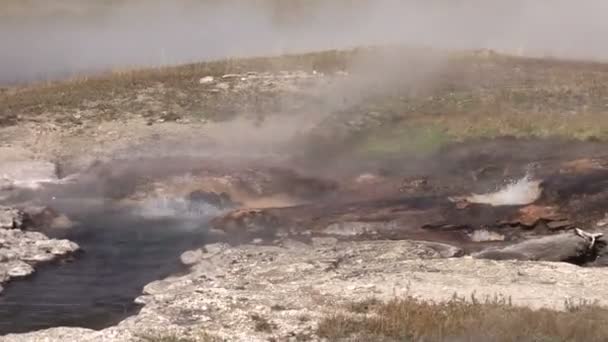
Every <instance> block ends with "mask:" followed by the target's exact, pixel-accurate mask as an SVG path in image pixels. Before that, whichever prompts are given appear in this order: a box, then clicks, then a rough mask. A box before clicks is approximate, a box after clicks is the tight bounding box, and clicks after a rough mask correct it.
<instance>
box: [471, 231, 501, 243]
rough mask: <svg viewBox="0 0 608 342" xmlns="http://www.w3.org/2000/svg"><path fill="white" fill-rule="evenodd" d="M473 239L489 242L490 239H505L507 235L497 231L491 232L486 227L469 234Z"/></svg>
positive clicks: (474, 240)
mask: <svg viewBox="0 0 608 342" xmlns="http://www.w3.org/2000/svg"><path fill="white" fill-rule="evenodd" d="M469 237H470V238H471V241H473V242H488V241H504V240H505V236H504V235H502V234H499V233H497V232H491V231H489V230H486V229H479V230H475V231H474V232H473V233H471V234H469Z"/></svg>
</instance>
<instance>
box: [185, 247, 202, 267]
mask: <svg viewBox="0 0 608 342" xmlns="http://www.w3.org/2000/svg"><path fill="white" fill-rule="evenodd" d="M203 255H204V254H203V251H202V250H201V249H196V250H193V251H186V252H184V253H182V255H181V256H180V260H181V261H182V263H183V264H184V265H194V264H196V263H197V262H199V261H200V260H201V259H202V258H203Z"/></svg>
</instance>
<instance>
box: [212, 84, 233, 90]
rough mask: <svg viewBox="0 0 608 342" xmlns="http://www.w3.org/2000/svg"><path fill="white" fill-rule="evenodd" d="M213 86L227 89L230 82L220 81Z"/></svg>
mask: <svg viewBox="0 0 608 342" xmlns="http://www.w3.org/2000/svg"><path fill="white" fill-rule="evenodd" d="M215 88H216V89H218V90H228V89H230V84H228V83H226V82H221V83H218V84H216V85H215Z"/></svg>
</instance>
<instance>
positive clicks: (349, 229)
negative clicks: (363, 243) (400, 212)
mask: <svg viewBox="0 0 608 342" xmlns="http://www.w3.org/2000/svg"><path fill="white" fill-rule="evenodd" d="M395 228H397V223H396V222H336V223H332V224H330V225H329V226H327V227H326V228H325V229H324V230H323V233H325V234H328V235H337V236H361V235H376V234H378V232H379V231H380V230H392V229H395Z"/></svg>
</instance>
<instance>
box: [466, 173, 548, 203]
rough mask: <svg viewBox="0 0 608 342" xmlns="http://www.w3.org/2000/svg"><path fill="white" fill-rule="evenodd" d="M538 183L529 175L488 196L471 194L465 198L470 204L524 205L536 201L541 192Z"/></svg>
mask: <svg viewBox="0 0 608 342" xmlns="http://www.w3.org/2000/svg"><path fill="white" fill-rule="evenodd" d="M540 183H541V182H540V181H538V180H533V179H532V178H531V177H530V175H526V176H525V177H523V178H521V179H519V180H517V181H514V182H512V183H510V184H507V185H506V186H505V187H504V188H502V189H500V190H498V191H496V192H492V193H488V194H482V195H479V194H472V195H471V196H469V197H467V201H469V202H471V203H480V204H489V205H492V206H501V205H526V204H530V203H532V202H534V201H536V200H537V199H538V198H539V197H540V195H541V192H542V189H541V187H540Z"/></svg>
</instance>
